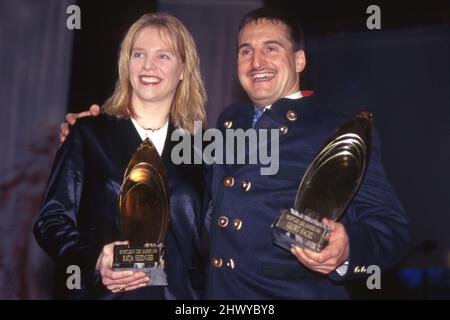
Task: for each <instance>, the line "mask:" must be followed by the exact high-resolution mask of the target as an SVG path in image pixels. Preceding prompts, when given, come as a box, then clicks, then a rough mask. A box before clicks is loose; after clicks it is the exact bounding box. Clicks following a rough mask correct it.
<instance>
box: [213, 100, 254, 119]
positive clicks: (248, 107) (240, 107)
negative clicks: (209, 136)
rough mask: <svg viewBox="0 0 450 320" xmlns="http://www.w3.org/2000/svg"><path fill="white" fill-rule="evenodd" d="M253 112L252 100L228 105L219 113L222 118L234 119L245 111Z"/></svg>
mask: <svg viewBox="0 0 450 320" xmlns="http://www.w3.org/2000/svg"><path fill="white" fill-rule="evenodd" d="M245 111H248V112H253V105H252V104H251V103H250V102H243V101H238V102H234V103H232V104H230V105H228V106H227V107H226V108H225V109H223V111H222V112H221V113H220V115H219V118H218V119H219V121H220V120H221V119H234V118H237V117H239V116H241V115H242V114H243V112H245Z"/></svg>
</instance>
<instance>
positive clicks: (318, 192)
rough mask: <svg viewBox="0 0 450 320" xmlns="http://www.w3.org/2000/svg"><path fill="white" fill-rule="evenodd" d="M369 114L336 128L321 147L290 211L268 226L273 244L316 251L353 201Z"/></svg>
mask: <svg viewBox="0 0 450 320" xmlns="http://www.w3.org/2000/svg"><path fill="white" fill-rule="evenodd" d="M372 126H373V117H372V114H371V113H369V112H367V111H363V112H361V113H360V114H359V115H358V116H356V117H355V118H353V119H352V120H350V121H349V122H348V123H346V124H344V125H343V126H342V127H340V128H338V129H337V130H336V131H335V132H334V134H333V135H332V136H331V137H330V138H328V140H327V141H326V142H325V143H324V145H323V146H322V148H321V150H320V152H319V153H318V154H317V155H316V157H315V158H314V160H313V162H312V163H311V164H310V166H309V167H308V169H307V171H306V173H305V175H304V176H303V179H302V181H301V183H300V186H299V189H298V192H297V196H296V199H295V204H294V208H291V209H283V210H281V212H280V215H279V217H278V218H277V219H276V220H275V222H274V223H273V225H272V240H273V242H274V243H275V244H276V245H278V246H281V247H282V248H285V249H287V250H290V249H291V247H292V246H293V245H296V246H299V247H303V248H308V249H311V250H314V251H320V250H322V248H323V247H324V246H325V245H326V242H327V239H328V233H329V232H330V230H329V227H328V226H326V225H325V224H323V223H322V222H321V221H322V219H323V218H327V219H330V220H337V219H338V218H339V217H340V215H341V214H342V213H343V212H344V210H345V209H346V208H347V206H348V205H349V203H350V201H351V200H352V199H353V196H354V195H355V193H356V191H357V190H358V188H359V186H360V184H361V182H362V179H363V177H364V174H365V171H366V168H367V165H368V163H369V159H370V148H371V140H372Z"/></svg>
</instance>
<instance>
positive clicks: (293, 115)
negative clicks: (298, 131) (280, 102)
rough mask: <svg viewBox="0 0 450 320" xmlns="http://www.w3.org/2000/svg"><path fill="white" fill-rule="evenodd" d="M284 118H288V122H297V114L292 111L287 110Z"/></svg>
mask: <svg viewBox="0 0 450 320" xmlns="http://www.w3.org/2000/svg"><path fill="white" fill-rule="evenodd" d="M286 118H288V120H289V121H295V120H297V112H295V111H294V110H289V111H288V112H287V113H286Z"/></svg>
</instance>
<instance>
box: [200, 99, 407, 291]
mask: <svg viewBox="0 0 450 320" xmlns="http://www.w3.org/2000/svg"><path fill="white" fill-rule="evenodd" d="M314 100H315V99H314V97H304V98H301V99H297V100H289V99H281V100H279V101H277V102H276V103H275V104H274V105H273V106H272V108H271V109H270V110H266V111H265V112H264V114H263V116H262V117H261V118H260V120H259V121H258V122H257V125H256V129H263V128H264V129H277V128H282V127H283V128H282V129H281V130H280V140H279V148H280V149H279V162H280V165H279V170H278V172H277V173H276V174H275V175H271V176H263V175H261V174H260V168H261V167H262V166H261V164H250V165H218V164H216V165H213V166H212V168H211V171H210V172H209V175H210V176H211V179H210V192H211V196H212V204H211V205H210V210H209V212H208V213H207V215H206V221H207V226H208V230H207V231H208V234H209V239H210V244H209V246H210V247H209V248H210V255H209V263H208V265H209V268H208V287H207V296H208V298H210V299H340V298H347V297H348V293H347V291H346V289H345V287H344V286H343V280H346V279H352V278H355V277H360V276H364V275H363V274H362V272H361V270H362V271H364V270H365V268H367V267H368V266H369V265H378V266H379V267H380V268H381V271H385V270H386V269H387V268H389V267H391V266H392V265H393V264H394V263H396V262H398V261H399V259H400V258H401V257H402V255H403V254H404V253H405V251H406V249H407V247H408V244H409V241H410V236H411V235H410V224H409V220H408V218H407V216H406V215H405V213H404V211H403V209H402V207H401V205H400V203H399V201H398V199H397V197H396V196H395V194H394V190H393V188H392V186H391V184H390V183H389V182H388V180H387V178H386V175H385V173H384V170H383V167H382V165H381V162H380V148H379V137H378V135H377V134H376V132H375V134H374V137H373V141H372V151H371V159H370V164H369V166H368V169H367V173H366V175H365V178H364V180H363V183H362V185H361V187H360V189H359V191H358V192H357V194H356V196H355V198H354V199H353V201H352V202H351V204H350V206H349V207H348V209H347V210H346V212H345V213H344V215H343V217H342V218H341V219H340V220H339V222H342V223H343V224H344V226H345V229H346V231H347V233H348V237H349V241H350V257H349V268H348V271H347V273H346V274H345V275H344V276H343V277H342V276H339V275H338V273H337V272H332V273H331V274H330V275H328V276H326V275H322V274H319V273H315V272H313V271H311V270H309V269H307V268H306V267H304V266H303V265H301V264H300V263H299V262H298V260H297V259H296V258H295V257H294V256H293V255H292V254H291V253H290V252H288V251H287V250H284V249H282V248H280V247H278V246H275V245H274V244H273V243H272V237H271V232H272V230H271V224H272V223H273V222H274V220H275V218H276V217H277V216H278V214H279V212H280V209H283V208H291V207H293V205H294V200H295V196H296V193H297V189H298V186H299V183H300V181H301V178H302V176H303V174H304V173H305V171H306V169H307V167H308V166H309V164H310V163H311V161H312V160H313V158H314V156H315V155H316V154H317V152H318V151H319V149H320V147H321V146H322V144H323V143H324V141H325V140H326V139H327V138H328V137H329V136H330V135H331V134H332V133H333V130H334V129H336V128H338V127H339V126H341V125H342V124H344V123H345V122H347V121H348V120H350V118H348V117H345V116H343V115H341V114H338V113H335V112H331V111H328V110H325V109H323V108H321V107H320V106H318V105H316V103H315V102H314ZM288 113H289V114H290V116H288ZM293 115H295V116H293ZM252 117H253V106H252V105H251V104H248V103H237V104H233V105H231V106H230V107H228V108H227V109H225V111H224V112H223V113H222V114H221V116H220V117H219V120H218V128H220V129H221V130H222V131H224V130H225V128H226V127H229V128H233V129H237V128H242V129H244V130H246V129H248V128H250V127H251V123H252ZM289 118H290V119H289ZM247 160H248V159H247ZM227 177H228V180H227V181H225V179H227ZM230 178H232V180H230ZM230 181H232V182H233V183H232V185H231V183H230ZM365 276H368V275H367V274H365Z"/></svg>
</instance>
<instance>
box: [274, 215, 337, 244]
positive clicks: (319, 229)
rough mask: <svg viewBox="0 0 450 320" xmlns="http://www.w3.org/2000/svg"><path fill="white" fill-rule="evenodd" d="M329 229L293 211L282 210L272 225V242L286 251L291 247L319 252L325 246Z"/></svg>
mask: <svg viewBox="0 0 450 320" xmlns="http://www.w3.org/2000/svg"><path fill="white" fill-rule="evenodd" d="M329 231H330V228H329V227H328V226H327V225H325V224H323V223H321V222H319V221H318V220H316V219H313V218H311V217H309V216H307V215H305V214H303V213H299V212H298V211H296V210H294V209H290V210H287V209H283V210H281V212H280V216H279V217H278V218H277V219H276V220H275V222H274V223H273V225H272V241H273V242H274V243H275V244H276V245H278V246H280V247H282V248H284V249H287V250H289V251H290V250H291V248H292V246H294V245H295V246H299V247H302V248H308V249H310V250H314V251H317V252H319V251H320V250H322V248H323V247H324V246H325V244H326V236H327V234H328V233H329Z"/></svg>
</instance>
